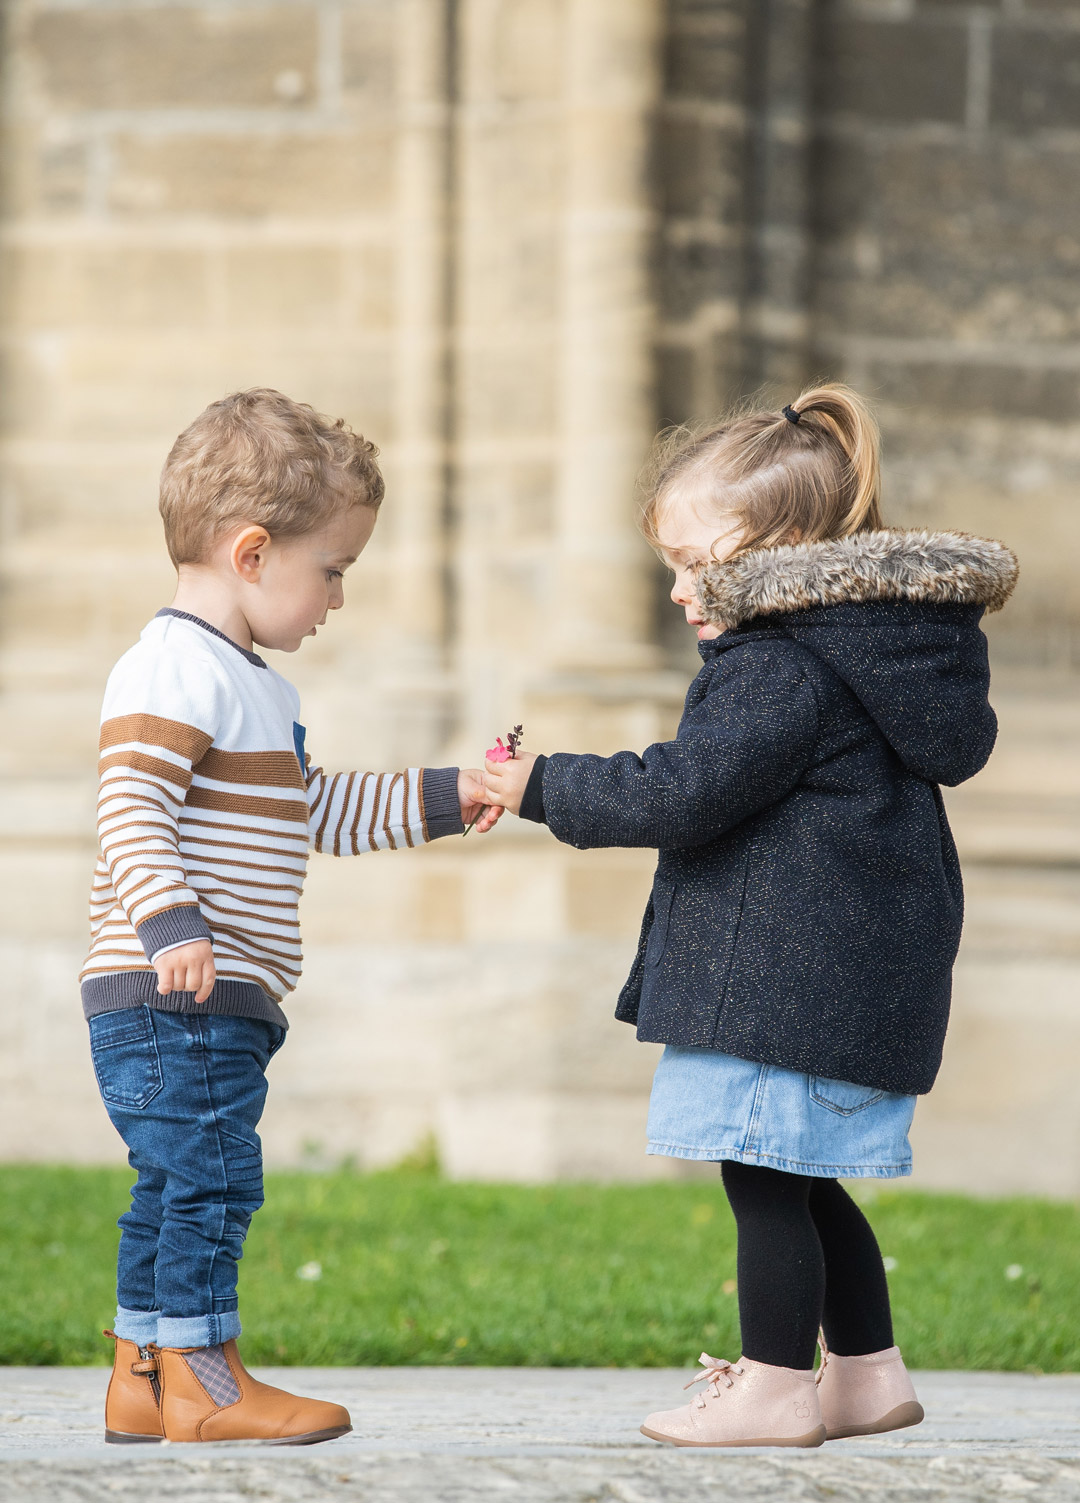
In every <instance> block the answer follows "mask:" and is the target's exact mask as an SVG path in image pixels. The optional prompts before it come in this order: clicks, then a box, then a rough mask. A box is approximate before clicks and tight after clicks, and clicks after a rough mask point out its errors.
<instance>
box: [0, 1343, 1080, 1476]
mask: <svg viewBox="0 0 1080 1503" xmlns="http://www.w3.org/2000/svg"><path fill="white" fill-rule="evenodd" d="M260 1376H263V1377H265V1378H267V1379H268V1380H269V1381H271V1382H275V1381H277V1382H282V1383H285V1384H288V1385H289V1386H293V1387H295V1388H296V1389H298V1390H302V1391H304V1392H307V1393H311V1394H314V1395H317V1396H321V1397H326V1398H335V1399H339V1400H341V1401H343V1402H344V1403H346V1404H348V1405H349V1408H350V1410H351V1411H352V1415H353V1421H354V1424H355V1426H356V1430H355V1432H354V1434H352V1435H350V1436H348V1437H346V1438H344V1439H342V1440H340V1441H334V1442H331V1443H329V1444H327V1445H323V1446H316V1447H312V1448H311V1449H305V1450H277V1449H275V1450H272V1451H268V1450H266V1449H257V1448H252V1447H241V1446H220V1447H213V1448H207V1449H205V1450H204V1449H202V1448H196V1447H190V1448H189V1447H165V1448H158V1447H155V1448H153V1449H152V1450H151V1449H150V1448H148V1447H147V1448H144V1447H133V1448H126V1447H124V1448H121V1447H115V1446H105V1445H104V1443H103V1442H102V1440H101V1405H102V1401H103V1397H104V1391H105V1382H106V1379H107V1374H106V1373H105V1371H104V1370H103V1369H101V1368H0V1499H3V1500H4V1503H8V1500H10V1503H37V1500H45V1499H48V1500H49V1503H90V1500H97V1499H119V1500H122V1503H123V1500H134V1499H136V1498H139V1499H144V1498H147V1497H153V1498H154V1499H155V1503H157V1500H159V1499H160V1500H169V1499H174V1498H181V1497H182V1498H184V1499H186V1500H189V1503H241V1500H251V1499H257V1500H268V1503H269V1500H277V1499H281V1500H286V1499H287V1500H289V1503H307V1500H309V1499H312V1500H314V1499H326V1500H331V1503H333V1500H354V1499H359V1500H365V1503H367V1500H371V1503H376V1500H377V1503H399V1500H401V1503H404V1500H412V1499H417V1500H420V1499H423V1500H424V1503H441V1500H447V1503H459V1500H460V1503H466V1500H467V1503H472V1500H474V1499H489V1498H490V1499H501V1500H513V1503H534V1500H535V1503H541V1500H543V1503H547V1500H558V1503H593V1500H595V1503H601V1500H604V1503H606V1500H612V1503H616V1500H617V1503H654V1500H655V1503H710V1500H713V1499H716V1500H717V1503H720V1500H725V1503H726V1500H728V1499H732V1498H734V1497H736V1496H737V1497H738V1498H739V1500H740V1503H756V1500H763V1503H764V1500H766V1499H767V1500H769V1503H787V1500H789V1499H792V1500H796V1499H797V1500H822V1503H824V1500H846V1499H852V1500H860V1503H861V1500H866V1503H935V1500H939V1499H941V1500H946V1499H948V1500H963V1503H968V1500H971V1503H975V1500H978V1503H983V1500H985V1499H995V1498H1006V1499H1019V1498H1023V1497H1026V1496H1031V1497H1032V1498H1033V1499H1037V1500H1038V1503H1059V1500H1061V1503H1065V1500H1069V1503H1080V1376H1077V1377H1030V1376H1027V1375H1017V1374H997V1373H924V1374H921V1375H919V1376H918V1378H917V1380H916V1381H917V1386H918V1389H919V1393H920V1396H921V1398H922V1400H923V1403H924V1404H925V1406H926V1409H927V1414H928V1416H929V1418H928V1419H927V1421H926V1423H925V1424H923V1425H921V1426H920V1427H919V1428H918V1429H915V1430H908V1431H902V1432H900V1433H899V1434H897V1435H893V1436H884V1437H882V1438H881V1439H880V1440H869V1441H837V1442H834V1443H832V1444H831V1445H826V1446H824V1447H823V1448H822V1449H821V1450H819V1451H806V1452H792V1451H776V1450H772V1451H743V1452H738V1451H735V1452H693V1451H677V1450H671V1449H669V1448H667V1447H659V1446H655V1445H653V1444H652V1442H650V1441H648V1440H646V1439H644V1437H642V1436H641V1435H639V1434H638V1430H637V1427H638V1425H639V1423H640V1422H641V1419H642V1418H643V1416H644V1415H645V1414H646V1413H647V1412H648V1411H649V1410H650V1409H654V1408H657V1407H660V1406H670V1405H671V1404H673V1403H675V1402H677V1401H678V1399H679V1397H680V1384H681V1383H682V1382H684V1381H685V1379H686V1377H687V1376H688V1375H687V1374H685V1373H682V1372H668V1371H663V1370H657V1369H645V1370H636V1371H611V1370H607V1369H591V1370H581V1369H556V1370H549V1369H536V1368H530V1369H490V1368H486V1369H485V1368H449V1369H446V1368H441V1369H433V1368H383V1369H378V1368H360V1369H356V1368H352V1369H346V1368H336V1369H334V1368H329V1369H328V1368H322V1369H304V1370H301V1369H297V1368H292V1369H280V1370H277V1371H274V1370H267V1371H264V1372H262V1373H260Z"/></svg>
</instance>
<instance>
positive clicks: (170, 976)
mask: <svg viewBox="0 0 1080 1503" xmlns="http://www.w3.org/2000/svg"><path fill="white" fill-rule="evenodd" d="M154 970H155V971H157V978H158V988H157V989H158V992H159V993H160V994H161V996H163V997H167V996H168V995H169V993H170V992H194V993H195V1001H196V1003H199V1002H205V1001H206V999H207V997H208V996H209V995H210V993H211V992H212V991H213V990H214V982H215V980H216V979H217V972H216V970H215V968H214V949H213V946H212V945H211V943H210V941H209V940H208V939H193V940H192V941H191V943H190V944H188V945H177V947H176V949H175V950H166V951H165V954H164V955H161V956H159V957H158V959H157V960H155V961H154Z"/></svg>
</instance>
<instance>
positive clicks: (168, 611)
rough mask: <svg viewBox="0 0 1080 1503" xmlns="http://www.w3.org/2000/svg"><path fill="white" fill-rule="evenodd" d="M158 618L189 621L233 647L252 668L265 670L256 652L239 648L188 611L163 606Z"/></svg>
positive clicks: (237, 643)
mask: <svg viewBox="0 0 1080 1503" xmlns="http://www.w3.org/2000/svg"><path fill="white" fill-rule="evenodd" d="M157 614H158V615H159V616H175V617H176V619H177V620H178V621H190V622H191V624H192V625H193V626H201V627H202V629H203V631H208V632H209V633H210V635H211V636H212V637H220V638H221V640H222V641H223V642H228V644H229V646H230V647H235V648H236V650H237V652H238V653H239V654H240V656H241V657H245V658H247V660H248V662H249V663H250V664H251V665H252V666H253V667H254V668H265V667H266V664H265V663H264V662H263V660H262V658H261V657H260V656H259V654H258V653H257V652H248V650H247V648H246V647H241V646H240V643H239V642H234V641H233V639H232V637H227V636H226V635H225V633H224V632H223V631H218V629H217V627H216V626H211V625H210V623H209V621H204V620H203V618H202V617H201V616H193V615H192V614H191V612H190V611H178V610H177V609H176V607H175V606H172V605H163V606H162V608H161V610H160V611H158V613H157Z"/></svg>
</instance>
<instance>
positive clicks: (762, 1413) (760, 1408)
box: [641, 1352, 825, 1446]
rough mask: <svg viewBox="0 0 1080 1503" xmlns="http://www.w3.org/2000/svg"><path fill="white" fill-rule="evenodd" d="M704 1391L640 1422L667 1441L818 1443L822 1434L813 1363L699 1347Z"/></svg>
mask: <svg viewBox="0 0 1080 1503" xmlns="http://www.w3.org/2000/svg"><path fill="white" fill-rule="evenodd" d="M699 1360H700V1362H701V1365H702V1367H704V1368H705V1369H706V1371H705V1372H704V1373H703V1374H702V1376H701V1377H700V1378H694V1379H693V1382H691V1383H687V1384H686V1387H687V1388H691V1387H693V1386H694V1384H696V1383H704V1384H705V1388H704V1390H703V1391H702V1392H701V1393H699V1394H698V1395H697V1397H696V1398H694V1399H693V1400H692V1401H691V1402H690V1403H689V1404H684V1405H683V1407H682V1408H681V1409H667V1410H663V1411H661V1412H658V1413H656V1414H650V1415H649V1417H648V1419H647V1420H646V1421H645V1423H644V1424H643V1425H642V1427H641V1433H642V1435H647V1436H648V1437H649V1439H650V1440H662V1441H666V1443H667V1444H668V1445H669V1446H820V1445H821V1443H822V1442H823V1441H824V1439H825V1426H824V1425H823V1424H822V1423H821V1410H820V1408H819V1407H818V1395H817V1388H816V1386H815V1383H814V1372H813V1369H812V1368H807V1369H806V1370H805V1371H802V1370H801V1369H799V1368H794V1367H770V1366H769V1365H768V1364H767V1363H764V1362H751V1360H750V1358H749V1357H740V1358H739V1360H738V1362H724V1361H721V1360H720V1359H718V1358H716V1357H710V1356H708V1355H707V1354H706V1353H705V1352H702V1354H701V1357H700V1359H699Z"/></svg>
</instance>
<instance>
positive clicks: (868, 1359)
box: [817, 1336, 924, 1440]
mask: <svg viewBox="0 0 1080 1503" xmlns="http://www.w3.org/2000/svg"><path fill="white" fill-rule="evenodd" d="M817 1387H818V1398H819V1400H820V1403H821V1418H822V1420H823V1421H824V1424H825V1435H826V1439H827V1440H843V1439H844V1438H845V1436H849V1435H884V1434H885V1432H886V1431H888V1430H903V1429H906V1428H907V1426H908V1425H918V1424H921V1423H922V1420H923V1417H924V1415H923V1406H922V1405H921V1404H920V1403H919V1401H918V1399H917V1398H916V1397H915V1389H914V1387H913V1386H912V1382H911V1378H910V1376H909V1374H908V1370H907V1368H906V1367H905V1366H904V1359H903V1358H902V1357H901V1355H900V1348H899V1347H898V1346H890V1347H887V1348H886V1350H885V1351H883V1352H869V1353H867V1355H866V1356H864V1357H838V1356H837V1355H836V1354H835V1352H830V1351H829V1349H828V1347H827V1346H826V1345H825V1338H824V1336H823V1337H822V1338H821V1366H820V1367H819V1368H818V1375H817Z"/></svg>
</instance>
